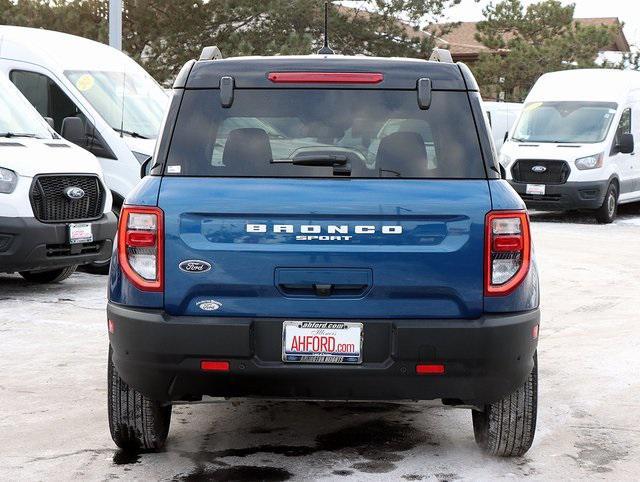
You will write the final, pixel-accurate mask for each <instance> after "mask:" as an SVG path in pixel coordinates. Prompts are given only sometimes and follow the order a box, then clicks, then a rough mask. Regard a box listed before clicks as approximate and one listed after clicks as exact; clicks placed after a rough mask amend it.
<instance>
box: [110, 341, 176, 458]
mask: <svg viewBox="0 0 640 482" xmlns="http://www.w3.org/2000/svg"><path fill="white" fill-rule="evenodd" d="M112 353H113V350H112V349H111V345H109V361H108V363H109V365H108V368H107V378H108V383H109V387H108V394H107V409H108V412H109V430H110V431H111V438H112V439H113V441H114V442H115V444H116V445H117V446H118V447H120V448H122V449H125V450H131V451H156V450H159V449H161V448H162V447H163V446H164V443H165V441H166V440H167V435H168V434H169V424H170V422H171V405H170V404H162V403H160V402H157V401H155V400H150V399H148V398H147V397H145V396H144V395H142V394H141V393H140V392H138V391H136V390H134V389H133V388H131V387H129V385H127V384H126V383H125V382H124V380H122V378H120V375H118V372H117V370H116V367H115V366H114V365H113V361H112Z"/></svg>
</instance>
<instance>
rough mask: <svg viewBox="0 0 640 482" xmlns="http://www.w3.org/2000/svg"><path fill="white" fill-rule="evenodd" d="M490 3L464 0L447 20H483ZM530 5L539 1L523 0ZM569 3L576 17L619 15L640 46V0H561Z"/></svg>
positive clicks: (629, 36)
mask: <svg viewBox="0 0 640 482" xmlns="http://www.w3.org/2000/svg"><path fill="white" fill-rule="evenodd" d="M489 3H490V1H489V0H480V1H479V2H476V1H475V0H462V1H461V3H460V4H459V5H456V6H455V7H452V8H450V9H448V10H447V12H446V20H449V21H454V22H466V21H476V20H482V9H483V8H484V7H485V6H486V5H488V4H489ZM522 3H523V4H525V5H529V4H532V3H537V2H536V1H535V0H522ZM561 3H562V4H564V5H568V4H570V3H574V4H575V6H576V8H575V13H574V17H577V18H580V17H618V18H619V19H620V21H621V22H623V23H624V24H625V26H624V34H625V36H626V37H627V40H628V41H629V43H630V44H632V45H635V46H636V47H640V0H573V1H567V0H561Z"/></svg>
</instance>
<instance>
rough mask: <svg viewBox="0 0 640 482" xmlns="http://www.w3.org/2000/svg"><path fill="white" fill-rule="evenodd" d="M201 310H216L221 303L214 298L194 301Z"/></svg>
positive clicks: (220, 306)
mask: <svg viewBox="0 0 640 482" xmlns="http://www.w3.org/2000/svg"><path fill="white" fill-rule="evenodd" d="M196 306H197V307H198V308H200V309H201V310H202V311H216V310H219V309H220V308H222V303H220V302H219V301H216V300H202V301H198V302H197V303H196Z"/></svg>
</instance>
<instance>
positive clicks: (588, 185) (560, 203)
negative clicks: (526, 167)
mask: <svg viewBox="0 0 640 482" xmlns="http://www.w3.org/2000/svg"><path fill="white" fill-rule="evenodd" d="M509 184H511V186H512V187H513V188H514V189H515V190H516V192H517V193H518V194H519V195H520V197H521V198H522V199H523V200H524V202H525V204H526V205H527V207H528V208H531V209H542V210H548V211H568V210H572V209H598V208H599V207H600V206H602V202H603V201H604V196H605V194H606V193H607V188H608V187H609V180H607V179H605V180H603V181H590V182H567V183H565V184H547V185H546V188H545V194H544V195H542V196H541V195H535V194H527V185H526V184H525V183H520V182H515V181H509Z"/></svg>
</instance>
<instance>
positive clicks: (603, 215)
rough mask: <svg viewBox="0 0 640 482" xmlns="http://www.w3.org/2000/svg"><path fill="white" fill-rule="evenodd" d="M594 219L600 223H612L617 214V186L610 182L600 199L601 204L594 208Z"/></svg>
mask: <svg viewBox="0 0 640 482" xmlns="http://www.w3.org/2000/svg"><path fill="white" fill-rule="evenodd" d="M595 214H596V221H598V222H599V223H600V224H609V223H612V222H613V220H614V219H615V218H616V214H618V186H616V183H614V182H612V183H611V184H609V188H608V189H607V193H606V194H605V196H604V201H602V206H600V207H599V208H598V209H596V213H595Z"/></svg>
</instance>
